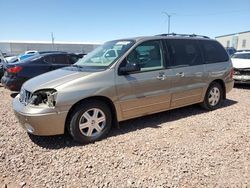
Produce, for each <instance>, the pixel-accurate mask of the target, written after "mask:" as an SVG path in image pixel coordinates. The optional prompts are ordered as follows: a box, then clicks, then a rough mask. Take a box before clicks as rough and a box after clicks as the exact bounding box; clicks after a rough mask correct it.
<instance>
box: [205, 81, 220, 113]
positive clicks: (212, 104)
mask: <svg viewBox="0 0 250 188" xmlns="http://www.w3.org/2000/svg"><path fill="white" fill-rule="evenodd" d="M223 94H224V93H223V89H222V87H221V85H220V84H219V83H217V82H213V83H212V84H211V85H210V86H209V88H208V90H207V92H206V96H205V98H204V101H203V102H202V104H201V106H202V107H204V108H205V109H207V110H214V109H217V108H219V107H220V106H221V104H222V101H223Z"/></svg>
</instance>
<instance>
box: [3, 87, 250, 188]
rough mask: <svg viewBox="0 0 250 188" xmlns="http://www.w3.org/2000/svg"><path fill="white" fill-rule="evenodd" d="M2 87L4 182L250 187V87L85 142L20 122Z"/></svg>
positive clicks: (11, 184) (20, 184) (21, 184)
mask: <svg viewBox="0 0 250 188" xmlns="http://www.w3.org/2000/svg"><path fill="white" fill-rule="evenodd" d="M13 96H14V95H13V94H11V93H10V92H9V91H8V90H5V89H4V88H2V87H0V109H1V111H0V117H1V119H0V187H250V110H249V107H250V86H249V87H237V88H234V89H233V91H232V92H231V93H229V94H228V100H226V101H225V103H224V105H223V107H222V108H220V109H218V110H215V111H212V112H206V111H204V110H202V109H201V108H200V107H199V106H197V105H193V106H189V107H185V108H181V109H176V110H172V111H168V112H163V113H159V114H155V115H151V116H147V117H143V118H138V119H134V120H129V121H126V122H123V123H121V125H120V128H114V129H113V130H112V133H111V134H110V135H109V137H108V138H107V139H104V140H102V141H99V142H96V143H94V144H89V145H85V146H80V145H78V144H77V143H75V142H73V141H72V139H71V138H70V137H69V136H68V135H63V136H54V137H35V136H30V137H29V136H28V134H27V133H26V132H25V131H24V130H23V129H22V128H21V127H20V126H19V124H18V121H17V120H16V118H15V117H14V114H13V112H12V108H11V100H12V97H13Z"/></svg>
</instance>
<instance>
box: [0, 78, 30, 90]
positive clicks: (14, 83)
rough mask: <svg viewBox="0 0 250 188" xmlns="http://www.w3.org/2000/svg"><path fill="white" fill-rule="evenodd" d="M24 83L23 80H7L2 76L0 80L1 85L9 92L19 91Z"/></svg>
mask: <svg viewBox="0 0 250 188" xmlns="http://www.w3.org/2000/svg"><path fill="white" fill-rule="evenodd" d="M24 82H25V81H24V80H23V79H19V78H16V77H14V78H9V77H6V76H3V77H2V78H1V83H2V85H3V86H4V87H5V88H7V89H9V90H11V91H20V89H21V87H22V85H23V83H24Z"/></svg>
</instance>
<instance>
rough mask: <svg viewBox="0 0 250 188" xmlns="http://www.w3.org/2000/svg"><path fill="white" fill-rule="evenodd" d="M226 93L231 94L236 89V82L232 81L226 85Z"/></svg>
mask: <svg viewBox="0 0 250 188" xmlns="http://www.w3.org/2000/svg"><path fill="white" fill-rule="evenodd" d="M225 87H226V93H228V92H230V91H231V90H232V89H233V87H234V80H230V81H228V82H226V83H225Z"/></svg>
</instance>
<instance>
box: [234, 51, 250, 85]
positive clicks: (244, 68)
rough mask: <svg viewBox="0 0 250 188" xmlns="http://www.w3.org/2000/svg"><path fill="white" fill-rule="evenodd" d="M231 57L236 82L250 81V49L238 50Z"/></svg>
mask: <svg viewBox="0 0 250 188" xmlns="http://www.w3.org/2000/svg"><path fill="white" fill-rule="evenodd" d="M231 59H232V63H233V67H234V76H233V78H234V81H235V83H250V51H243V52H236V53H235V54H233V55H232V56H231Z"/></svg>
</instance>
